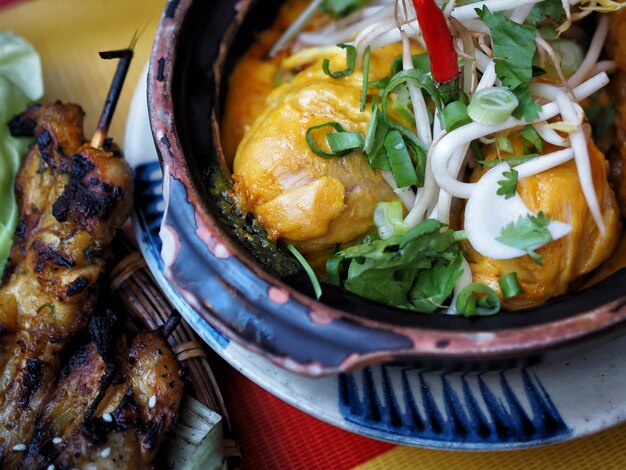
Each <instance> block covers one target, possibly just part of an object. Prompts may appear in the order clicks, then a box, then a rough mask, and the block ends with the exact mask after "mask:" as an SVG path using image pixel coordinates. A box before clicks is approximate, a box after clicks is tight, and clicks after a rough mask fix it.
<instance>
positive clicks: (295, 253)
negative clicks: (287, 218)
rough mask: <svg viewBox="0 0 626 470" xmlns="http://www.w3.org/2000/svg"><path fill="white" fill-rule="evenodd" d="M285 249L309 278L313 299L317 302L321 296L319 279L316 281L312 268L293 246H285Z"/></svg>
mask: <svg viewBox="0 0 626 470" xmlns="http://www.w3.org/2000/svg"><path fill="white" fill-rule="evenodd" d="M287 248H288V249H289V251H291V254H292V255H293V256H294V257H295V258H296V259H297V260H298V262H299V263H300V264H301V265H302V268H303V269H304V271H305V272H306V274H307V276H309V279H310V280H311V284H313V290H314V291H315V298H316V299H317V300H319V299H320V297H321V296H322V286H320V281H319V279H317V276H316V275H315V272H314V271H313V268H312V267H311V265H310V264H309V263H308V261H307V260H306V259H304V256H302V255H301V254H300V252H299V251H298V250H297V249H296V247H295V246H293V245H287Z"/></svg>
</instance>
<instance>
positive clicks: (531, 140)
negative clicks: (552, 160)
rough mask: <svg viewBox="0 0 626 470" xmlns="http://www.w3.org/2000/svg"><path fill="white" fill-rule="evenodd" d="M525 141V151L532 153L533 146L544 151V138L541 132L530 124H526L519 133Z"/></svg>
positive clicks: (539, 150)
mask: <svg viewBox="0 0 626 470" xmlns="http://www.w3.org/2000/svg"><path fill="white" fill-rule="evenodd" d="M516 136H517V137H521V138H522V139H523V141H524V153H525V154H528V153H531V148H533V147H534V148H535V149H537V151H538V152H539V153H541V152H542V151H543V139H542V138H541V136H540V135H539V132H537V131H536V130H535V128H534V127H533V126H531V125H530V124H529V125H527V126H525V127H524V129H522V130H521V131H520V132H519V133H518V134H517V135H516Z"/></svg>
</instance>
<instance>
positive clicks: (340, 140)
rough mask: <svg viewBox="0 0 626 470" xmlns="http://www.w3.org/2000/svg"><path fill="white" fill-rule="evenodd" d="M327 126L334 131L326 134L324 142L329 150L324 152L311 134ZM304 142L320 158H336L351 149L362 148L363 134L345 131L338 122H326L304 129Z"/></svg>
mask: <svg viewBox="0 0 626 470" xmlns="http://www.w3.org/2000/svg"><path fill="white" fill-rule="evenodd" d="M326 127H329V128H330V129H334V130H335V131H336V132H329V133H327V134H326V142H327V143H328V147H329V149H330V152H326V151H325V150H323V149H321V148H320V147H319V146H318V145H317V143H316V142H315V138H314V136H313V133H314V131H316V130H319V129H324V128H326ZM305 138H306V143H307V144H308V146H309V148H310V149H311V151H312V152H313V153H315V155H317V156H319V157H322V158H337V157H343V156H345V155H347V154H348V153H350V152H351V151H352V150H356V149H361V148H363V144H364V140H363V136H362V135H361V134H360V133H359V132H347V131H346V130H345V129H344V128H343V126H342V125H341V124H339V123H338V122H326V123H324V124H319V125H317V126H313V127H310V128H309V129H308V130H307V131H306V135H305Z"/></svg>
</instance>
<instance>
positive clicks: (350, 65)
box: [322, 44, 356, 78]
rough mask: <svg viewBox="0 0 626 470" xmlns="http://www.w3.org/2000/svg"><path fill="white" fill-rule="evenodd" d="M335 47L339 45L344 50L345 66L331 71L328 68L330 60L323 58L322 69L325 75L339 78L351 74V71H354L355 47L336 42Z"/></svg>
mask: <svg viewBox="0 0 626 470" xmlns="http://www.w3.org/2000/svg"><path fill="white" fill-rule="evenodd" d="M337 47H340V48H342V49H345V50H346V65H347V67H346V68H345V69H344V70H339V71H337V72H332V71H331V70H330V60H328V59H324V60H323V61H322V70H323V71H324V73H325V74H326V75H328V76H329V77H332V78H341V77H346V76H348V75H352V73H353V72H354V66H355V64H356V48H355V47H354V46H350V45H348V44H337Z"/></svg>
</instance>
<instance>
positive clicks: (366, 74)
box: [359, 46, 371, 112]
mask: <svg viewBox="0 0 626 470" xmlns="http://www.w3.org/2000/svg"><path fill="white" fill-rule="evenodd" d="M370 51H371V50H370V46H367V49H365V55H364V56H363V89H362V90H361V107H360V108H359V109H360V111H361V112H363V111H365V104H366V103H367V86H368V84H369V78H370V53H371V52H370Z"/></svg>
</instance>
